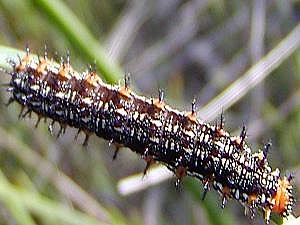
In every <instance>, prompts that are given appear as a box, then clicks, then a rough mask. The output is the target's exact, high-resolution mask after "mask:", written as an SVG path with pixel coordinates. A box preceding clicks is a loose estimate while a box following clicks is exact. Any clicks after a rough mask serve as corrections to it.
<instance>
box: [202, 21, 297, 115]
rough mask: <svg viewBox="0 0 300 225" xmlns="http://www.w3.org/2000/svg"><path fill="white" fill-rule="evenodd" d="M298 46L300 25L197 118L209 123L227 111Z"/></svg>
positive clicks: (203, 109)
mask: <svg viewBox="0 0 300 225" xmlns="http://www.w3.org/2000/svg"><path fill="white" fill-rule="evenodd" d="M299 45H300V23H299V24H298V25H297V26H296V27H295V28H294V29H293V30H292V31H291V32H290V33H289V34H288V35H287V36H286V37H285V38H284V39H283V40H282V41H281V42H280V43H279V44H278V45H277V46H276V47H275V48H274V49H273V50H272V51H270V52H269V53H268V54H267V55H266V56H265V57H263V58H262V59H261V60H260V61H259V62H258V63H256V64H255V65H254V66H252V67H251V68H250V69H249V70H248V71H247V72H246V73H245V74H244V75H243V76H242V77H240V78H239V79H238V80H236V81H235V82H234V83H232V84H231V85H230V86H229V87H228V88H226V89H225V90H224V91H223V92H222V93H221V94H219V95H218V96H217V97H215V98H214V99H213V100H211V101H210V102H209V103H208V104H207V105H206V106H204V107H203V108H201V109H200V110H199V111H198V116H199V117H200V118H201V119H203V120H205V121H211V120H213V119H214V118H215V117H216V116H217V115H219V114H221V113H222V110H226V109H228V108H229V107H230V106H232V105H233V104H234V103H236V102H237V101H238V100H239V99H241V98H242V97H243V96H244V95H245V94H246V93H247V92H248V91H249V90H250V89H252V88H253V87H255V86H256V85H257V84H259V83H260V82H261V81H263V80H264V79H265V78H266V77H267V76H268V75H270V74H271V72H272V71H273V70H275V69H276V68H277V67H278V66H279V65H280V64H281V63H282V62H283V61H284V60H285V59H287V58H288V57H289V56H290V55H291V54H292V53H294V52H295V51H296V49H297V48H298V47H299Z"/></svg>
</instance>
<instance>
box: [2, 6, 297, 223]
mask: <svg viewBox="0 0 300 225" xmlns="http://www.w3.org/2000/svg"><path fill="white" fill-rule="evenodd" d="M299 19H300V1H297V0H286V1H281V0H277V1H275V0H253V1H238V0H232V1H222V0H210V1H209V0H198V1H197V0H194V1H180V0H148V1H146V0H132V1H125V0H98V1H96V0H90V1H85V0H73V1H71V0H68V1H58V0H55V1H50V0H49V1H46V0H40V1H38V0H32V1H29V0H28V1H22V0H0V31H1V34H0V45H2V46H7V47H12V48H16V49H24V46H25V45H26V44H28V45H29V46H30V48H31V50H32V51H33V52H34V53H36V54H40V55H41V54H43V51H44V45H45V44H47V48H48V52H49V54H50V55H51V56H53V57H55V58H56V59H58V60H59V57H60V56H64V55H66V52H67V51H68V50H69V51H70V52H71V63H72V65H73V67H74V68H76V69H77V70H79V71H83V70H85V69H86V68H87V65H88V64H89V63H93V62H94V61H95V62H96V64H97V69H98V71H100V72H101V74H102V77H103V78H104V79H105V80H107V81H108V82H110V83H118V82H121V83H123V76H124V74H125V73H130V74H131V81H132V86H133V89H134V90H136V91H137V92H138V93H143V94H144V95H146V96H149V97H150V96H157V95H158V89H163V90H164V91H165V96H166V101H167V102H168V103H169V104H170V105H172V106H174V107H176V108H178V109H180V110H190V108H191V102H192V99H193V98H195V99H196V105H197V107H198V108H199V109H200V110H201V109H202V107H203V106H205V105H207V104H208V103H211V100H212V99H214V97H215V96H217V95H218V94H224V93H226V91H228V89H226V88H227V87H229V85H231V84H232V83H233V82H234V81H236V80H237V79H238V78H240V77H241V76H243V75H244V74H245V73H246V71H247V70H248V69H249V68H251V67H252V66H253V65H255V64H256V63H257V62H259V60H260V59H261V58H262V57H263V56H264V55H266V54H267V53H268V52H270V51H272V50H274V49H276V47H277V45H278V43H279V42H280V41H281V40H285V38H286V37H287V35H288V34H289V33H290V32H291V31H292V30H293V29H294V28H295V29H297V25H299ZM298 28H299V26H298ZM298 34H300V32H298ZM296 39H298V41H299V39H300V35H296ZM287 44H288V45H287V46H289V42H288V43H287ZM0 51H1V55H6V54H7V55H8V56H9V54H10V53H9V51H6V50H5V48H1V47H0ZM291 53H292V55H291V56H289V57H285V58H284V60H283V62H280V64H279V65H278V66H276V68H275V69H274V70H273V71H272V72H271V73H270V72H269V73H268V74H267V77H266V79H262V81H260V82H259V84H258V85H256V86H255V88H254V89H251V90H247V91H246V94H245V95H241V96H239V97H238V99H239V100H238V101H237V102H236V103H234V102H232V103H231V104H230V101H229V104H227V105H225V104H224V105H222V104H219V105H217V108H218V110H219V112H220V111H221V110H222V109H226V110H225V111H224V115H225V119H226V124H225V127H226V129H228V131H229V132H231V133H233V134H239V131H240V130H241V127H242V126H243V125H246V126H247V131H248V143H249V145H250V146H251V147H252V148H253V150H254V151H256V150H257V149H259V148H261V147H262V146H263V145H264V143H266V142H267V141H269V140H271V141H272V143H273V145H272V149H271V151H270V155H269V162H270V164H271V165H272V167H273V168H276V167H279V168H280V170H281V171H282V174H289V173H292V174H293V175H294V176H295V179H294V182H293V185H294V190H295V192H296V193H295V196H296V198H299V196H300V195H299V194H298V193H299V191H300V190H299V189H300V188H299V184H300V170H299V168H300V151H299V146H300V138H299V137H300V107H299V106H300V52H299V49H298V50H293V51H292V52H291ZM279 57H281V55H280V53H278V58H279ZM2 64H3V60H2ZM2 66H5V65H2ZM265 66H267V65H265ZM0 75H1V83H6V82H7V81H8V80H9V76H7V75H5V73H1V74H0ZM247 85H248V83H244V84H243V86H242V87H240V88H246V89H247ZM224 90H225V91H224ZM232 91H235V90H234V89H233V90H232ZM236 91H237V90H236ZM8 96H9V95H8V93H6V92H5V89H4V88H2V89H1V92H0V113H1V116H0V170H1V173H0V224H25V225H34V224H46V225H52V224H53V225H59V224H87V225H89V224H144V225H155V224H176V225H182V224H195V225H196V224H216V225H217V224H218V225H219V224H224V225H225V224H264V221H263V216H262V215H261V212H258V214H259V215H257V216H256V218H255V219H254V220H251V219H249V218H248V217H245V216H244V209H243V207H242V206H241V205H240V204H239V203H237V202H236V201H229V204H228V205H227V207H226V208H225V209H224V210H222V209H220V207H219V205H220V204H221V203H220V197H219V196H218V195H217V194H216V192H215V191H211V192H209V194H208V196H207V198H206V200H205V201H201V194H202V184H200V183H199V182H198V181H196V180H195V179H192V178H185V179H184V180H183V183H182V186H181V188H180V190H176V189H175V185H174V184H175V179H174V178H172V177H171V179H169V180H167V181H165V182H159V181H158V180H159V176H160V175H159V174H156V177H155V179H154V180H156V182H157V184H156V185H152V186H145V187H144V190H143V191H136V192H134V193H131V194H130V195H126V196H123V195H121V194H120V192H119V191H118V189H117V187H118V183H119V182H120V181H124V180H125V181H126V180H127V177H128V176H131V175H134V174H138V173H141V172H142V171H143V169H144V166H145V163H144V162H143V160H141V159H140V157H139V156H137V155H135V154H134V153H132V152H131V151H129V150H128V149H124V150H123V149H122V150H121V151H120V153H119V155H118V157H117V159H116V160H115V161H113V162H112V156H113V150H114V149H113V146H109V145H108V142H106V141H104V140H101V139H99V138H97V137H96V136H92V137H91V138H90V140H89V146H88V147H87V148H83V147H82V146H81V142H82V141H83V139H84V137H83V136H81V135H80V136H79V138H78V140H74V136H75V134H76V130H74V129H68V130H67V132H66V134H65V135H63V136H62V137H60V138H58V139H56V137H55V135H54V136H52V135H51V134H50V133H49V132H48V129H47V126H48V124H49V121H48V123H40V125H39V128H37V129H34V124H35V122H36V119H37V118H36V116H35V115H33V116H32V117H33V118H31V119H29V118H26V119H24V120H25V121H21V120H18V119H17V118H18V114H19V112H20V106H19V105H17V104H12V105H11V106H9V107H6V106H5V102H6V101H7V100H8ZM233 103H234V104H233ZM229 106H230V107H229ZM228 107H229V108H228ZM227 108H228V109H227ZM200 114H201V113H200ZM201 115H202V116H203V117H206V115H205V114H201ZM219 116H220V114H219V113H215V114H212V115H210V118H214V119H215V120H216V119H219ZM213 123H214V122H213ZM57 128H58V127H55V129H54V133H55V132H57V130H58V129H57ZM144 179H145V180H147V179H148V178H147V176H146V177H145V178H144ZM134 180H135V181H136V182H140V181H142V176H141V175H140V174H139V175H138V176H137V178H136V177H134ZM131 185H135V184H131ZM129 188H130V187H129ZM294 212H295V215H299V214H300V204H299V203H298V202H297V203H296V204H295V207H294Z"/></svg>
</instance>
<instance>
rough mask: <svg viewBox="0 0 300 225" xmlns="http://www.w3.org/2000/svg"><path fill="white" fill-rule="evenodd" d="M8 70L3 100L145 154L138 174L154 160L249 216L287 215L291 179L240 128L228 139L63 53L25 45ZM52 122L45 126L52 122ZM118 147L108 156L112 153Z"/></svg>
mask: <svg viewBox="0 0 300 225" xmlns="http://www.w3.org/2000/svg"><path fill="white" fill-rule="evenodd" d="M9 63H10V65H11V66H12V72H8V73H9V74H10V76H11V80H10V83H9V88H8V91H9V92H10V93H11V97H10V100H9V103H11V102H13V101H16V102H18V103H19V104H20V105H21V106H22V108H23V109H24V108H27V111H26V112H23V110H22V112H21V114H20V115H21V117H25V116H26V115H28V114H29V113H31V112H35V113H36V114H37V115H38V118H39V119H38V122H39V121H40V119H41V118H42V117H45V118H50V119H52V120H53V123H54V122H58V123H59V124H60V127H61V129H60V132H59V134H61V133H64V131H65V129H66V126H71V127H75V128H78V129H79V131H83V132H84V133H85V134H86V139H85V142H84V143H85V144H86V143H87V140H88V137H89V135H91V134H92V133H95V134H96V135H97V136H99V137H102V138H104V139H106V140H108V141H109V142H110V143H115V144H116V145H117V146H126V147H129V148H130V149H131V150H132V151H134V152H136V153H138V154H140V155H141V157H142V158H143V159H145V161H146V163H147V166H146V169H145V171H144V172H145V173H146V171H147V169H148V168H149V166H150V165H151V164H152V163H153V162H156V161H158V162H161V163H163V164H164V165H166V167H167V168H168V169H170V170H171V171H173V172H174V173H175V175H176V176H177V178H178V181H180V180H181V179H182V178H183V177H184V176H185V175H189V176H192V177H195V178H197V179H199V180H200V181H202V182H203V185H204V196H205V194H206V193H207V192H208V191H209V190H210V187H211V186H212V187H213V188H215V189H216V190H217V191H218V193H219V194H220V195H221V197H222V207H224V206H225V204H226V202H227V200H228V199H230V198H233V199H236V200H238V201H239V202H240V203H241V204H242V205H244V206H245V209H246V210H245V211H247V212H248V213H250V215H251V216H253V214H254V211H255V209H256V208H261V209H262V210H263V211H264V212H265V220H266V222H267V223H269V220H270V213H271V212H273V213H277V214H280V215H281V216H287V215H289V214H290V213H291V211H292V205H293V203H294V198H293V196H292V186H291V184H290V182H291V179H292V177H291V176H287V177H286V176H283V177H280V171H279V169H275V170H273V171H272V169H271V167H270V166H269V163H268V161H267V153H268V149H269V147H270V145H269V144H267V145H266V146H265V148H264V149H263V150H259V151H258V152H255V153H253V152H251V149H250V148H249V147H248V145H247V144H246V143H245V138H246V131H245V128H243V130H242V132H241V134H240V136H230V134H229V133H228V132H226V131H225V130H224V129H223V128H224V127H223V121H222V119H221V123H220V124H217V125H209V124H207V123H205V122H203V121H200V120H198V119H197V118H196V112H195V104H194V103H193V104H192V110H191V111H190V112H181V111H178V110H175V109H173V108H171V107H170V106H168V105H167V104H165V102H164V100H163V92H160V94H159V97H158V98H157V99H156V98H147V97H144V96H139V95H137V94H135V93H134V92H133V91H132V90H130V88H129V80H128V79H127V78H125V85H124V86H117V85H115V86H113V85H109V84H106V83H104V82H103V81H102V80H101V79H100V77H99V76H98V75H97V74H96V72H95V71H94V70H93V69H91V68H90V69H89V70H87V71H85V72H83V73H78V72H76V71H75V70H73V69H72V67H71V65H70V59H69V56H67V58H66V59H65V60H62V62H61V63H60V64H57V63H55V62H54V61H53V60H52V59H49V58H48V56H47V51H45V54H44V56H43V57H39V58H36V57H34V56H33V55H31V54H30V52H29V49H28V48H26V54H25V56H24V57H23V58H19V60H10V61H9ZM38 122H37V124H38ZM53 123H52V124H53ZM116 153H117V150H116V152H115V155H114V157H115V156H116Z"/></svg>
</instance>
